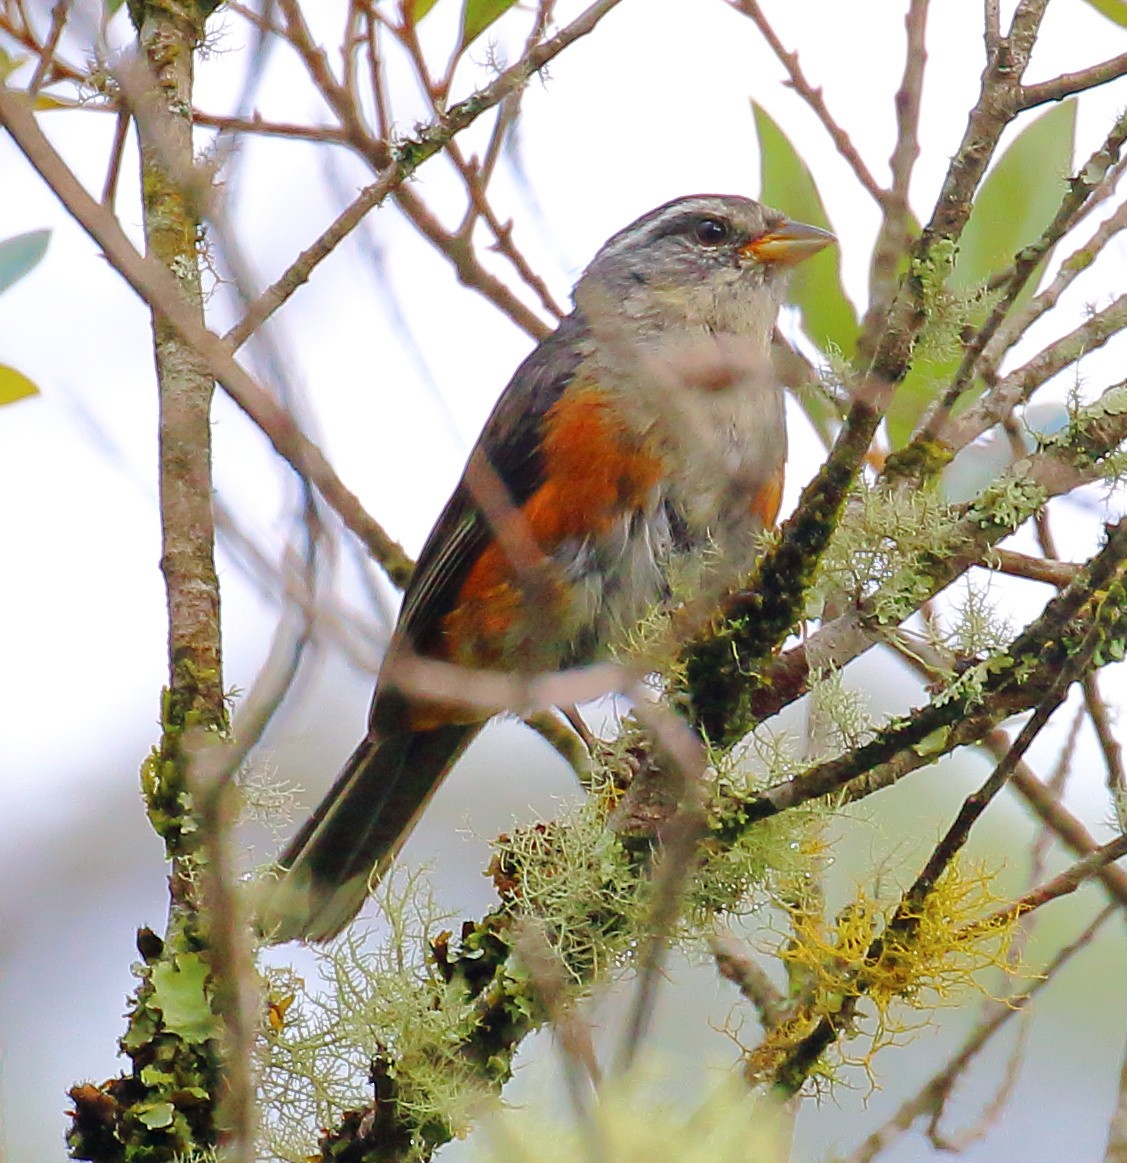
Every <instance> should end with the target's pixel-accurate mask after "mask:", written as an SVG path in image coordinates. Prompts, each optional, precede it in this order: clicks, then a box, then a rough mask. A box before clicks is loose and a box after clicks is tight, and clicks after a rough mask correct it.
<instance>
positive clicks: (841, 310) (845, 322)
mask: <svg viewBox="0 0 1127 1163" xmlns="http://www.w3.org/2000/svg"><path fill="white" fill-rule="evenodd" d="M751 107H752V112H753V113H754V114H755V131H756V134H757V135H758V137H759V155H760V159H761V169H762V179H761V186H760V194H759V197H760V200H761V201H763V202H764V203H765V204H766V205H768V206H773V207H775V208H776V209H777V210H782V211H783V213H785V214H787V215H788V216H789V217H791V218H794V219H797V220H798V221H800V222H805V223H807V224H808V225H810V226H820V227H822V229H824V230H831V229H832V227H831V226H830V220H829V218H828V217H827V215H826V208H825V206H824V205H823V203H822V198H821V195H819V193H818V187H817V186H816V185H815V184H814V178H813V176H812V175H811V173H810V170H809V168H808V167H807V165H806V163H805V162H804V161H803V160H802V158H800V157H799V156H798V153H797V152H796V151H795V148H794V146H793V145H791V143H790V141H789V140H787V137H786V135H785V134H784V133H783V131H782V130H781V129H780V128H779V127H778V125H777V124H776V123H775V122H774V120H772V118H771V115H770V114H769V113H768V112H767V111H766V110H765V109H764V108H763V107H762V106H761V105H758V104H756V103H755V102H754V101H753V102H752V103H751ZM790 287H791V289H790V296H789V297H790V301H791V302H792V303H794V304H795V305H796V306H797V307H798V309H799V311H800V312H801V314H802V326H803V328H804V329H805V331H806V334H807V335H809V336H810V338H811V339H812V340H813V341H814V343H816V344H817V345H818V347H819V348H821V349H822V350H823V351H825V350H826V349H827V348H828V347H829V346H830V345H831V344H833V345H834V346H836V347H837V348H838V349H839V350H840V351H841V352H842V354H843V355H844V356H845V357H846V358H849V357H850V356H852V355H853V351H854V349H855V348H856V346H857V333H858V326H857V313H856V312H855V311H854V310H853V304H852V303H850V301H849V300H848V299H847V298H846V296H845V288H844V287H843V286H842V283H841V251H840V249H839V248H838V247H836V246H831V247H827V248H826V249H825V250H823V251H822V252H821V253H819V254H816V255H814V257H813V258H809V259H807V260H806V261H805V262H802V263H800V264H799V265H798V266H797V267H795V269H794V273H793V274H792V275H791V284H790Z"/></svg>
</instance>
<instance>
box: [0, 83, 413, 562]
mask: <svg viewBox="0 0 1127 1163" xmlns="http://www.w3.org/2000/svg"><path fill="white" fill-rule="evenodd" d="M0 123H3V125H4V126H5V128H7V129H8V131H9V132H10V133H11V134H12V137H13V138H14V139H15V140H16V143H17V144H18V145H19V147H20V149H21V150H22V151H23V153H24V155H25V156H26V157H27V159H28V161H30V162H31V164H32V166H34V167H35V169H36V170H37V171H38V173H39V174H40V175H41V176H42V177H43V179H44V180H45V181H46V182H47V184H48V185H49V186H50V187H51V189H52V190H53V191H54V192H55V194H56V196H57V197H58V198H59V199H60V201H62V203H63V205H64V206H66V208H67V210H68V211H69V212H70V213H71V214H72V215H73V217H74V218H75V220H76V221H77V222H78V223H79V224H80V225H81V226H82V227H83V229H85V230H86V232H87V233H88V234H89V235H90V237H91V238H93V239H94V241H95V242H96V243H97V244H98V245H99V246H100V247H101V248H102V249H103V251H104V252H105V255H106V257H107V258H108V259H109V261H110V262H111V263H112V264H113V266H114V268H115V269H116V270H117V271H118V273H119V274H121V275H122V276H123V277H124V278H125V280H126V281H127V282H128V283H129V284H130V286H132V287H133V289H134V290H135V291H136V292H137V293H138V294H139V295H140V296H141V297H142V298H143V299H144V300H145V301H146V302H147V303H150V304H151V305H152V306H153V307H154V309H156V310H158V311H159V312H160V313H161V315H162V316H163V317H165V318H166V319H167V320H168V322H169V323H170V324H171V325H172V326H173V327H174V328H175V329H176V331H177V332H178V333H179V334H180V335H181V336H182V337H183V338H184V339H185V340H186V341H187V343H188V345H189V346H190V347H191V348H192V350H193V352H194V353H195V355H196V356H198V357H199V358H200V359H202V360H203V361H204V363H205V364H206V366H207V368H208V371H209V372H210V374H211V375H213V376H214V377H215V379H216V380H217V381H218V382H219V383H220V384H221V385H222V387H223V388H224V390H225V391H226V392H227V393H228V395H230V396H231V398H232V399H233V400H234V401H235V403H236V404H238V406H239V407H240V408H241V409H242V410H243V411H244V412H245V413H246V414H247V415H248V416H249V417H250V418H251V420H253V421H254V423H255V424H257V425H258V427H259V428H260V429H261V430H262V431H263V433H265V435H266V436H267V438H268V439H269V440H270V443H271V444H272V445H273V446H274V449H275V451H277V453H278V454H279V455H280V456H281V457H282V458H283V460H285V461H286V462H287V463H288V464H289V465H290V466H291V467H292V468H293V469H294V470H295V471H296V472H297V473H298V474H299V475H300V476H302V477H305V478H307V479H309V480H310V481H312V482H313V484H314V485H315V486H316V488H317V490H318V492H320V494H321V495H322V496H323V497H324V498H325V500H326V501H327V502H328V504H329V505H330V507H331V508H332V509H333V510H334V511H335V512H336V513H337V515H338V516H339V517H340V518H341V520H342V521H343V522H344V524H345V525H346V526H347V527H348V528H349V529H350V530H352V532H353V533H354V534H355V535H356V536H357V537H359V538H360V539H361V541H363V542H364V544H365V545H366V546H367V547H368V550H369V552H370V553H371V554H372V556H373V557H374V558H375V559H376V560H377V561H379V562H381V564H383V566H384V568H385V569H386V570H387V571H388V574H389V576H391V577H392V579H393V580H396V579H398V584H400V585H402V584H403V583H404V582H405V581H406V578H407V577H409V576H410V572H411V569H410V558H408V556H407V555H406V553H404V551H403V549H402V547H401V546H400V545H398V543H396V542H395V541H394V540H392V539H391V538H390V537H389V536H388V535H387V533H386V532H385V531H384V529H383V528H382V526H380V525H379V523H378V522H377V521H375V520H374V519H373V518H372V517H371V516H370V515H369V514H368V513H367V512H366V511H365V510H364V508H363V506H362V505H361V504H360V501H359V499H358V498H357V497H356V496H355V494H353V493H352V492H351V491H350V490H348V489H347V488H346V487H345V486H344V483H343V482H342V481H341V479H340V477H338V476H337V474H336V471H335V470H334V469H333V467H332V465H331V464H329V462H328V460H327V459H326V458H325V456H324V454H323V453H322V452H321V451H320V449H318V448H317V447H316V445H314V444H313V443H312V442H311V441H309V440H308V439H306V437H305V436H304V435H303V434H302V433H301V432H300V430H299V429H298V428H297V426H296V424H295V423H294V420H293V417H292V416H290V415H289V413H288V412H287V411H286V410H285V409H284V408H282V407H281V406H280V405H279V404H278V403H277V402H276V401H275V400H274V399H273V397H271V396H270V394H269V393H267V392H265V391H264V390H263V389H262V388H261V387H260V386H259V385H258V384H257V383H256V382H255V381H254V380H253V379H252V378H251V377H250V376H249V375H248V374H247V372H246V371H245V370H244V369H243V368H242V367H241V366H240V365H239V364H238V363H236V362H235V360H234V359H233V358H232V356H231V350H230V347H229V346H228V344H227V343H226V342H225V341H224V340H222V339H220V338H219V337H218V336H217V335H214V334H213V333H212V332H210V331H208V330H207V329H206V328H205V327H204V326H203V325H202V324H201V323H200V322H199V321H198V320H196V319H195V318H194V317H193V316H192V315H191V313H190V311H188V309H187V307H186V305H185V303H184V300H183V298H182V296H181V294H180V289H179V287H178V286H177V284H176V282H175V281H174V280H173V278H172V276H171V275H170V274H169V273H168V271H166V270H165V269H164V268H163V267H162V266H161V265H160V263H159V262H157V261H156V260H155V259H150V258H147V257H145V256H143V255H141V254H139V253H138V252H137V250H136V248H135V247H134V246H133V244H132V243H131V242H130V241H129V239H128V238H127V237H126V235H125V233H124V231H123V230H122V229H121V226H120V224H119V223H118V221H117V219H116V218H114V217H113V215H112V214H110V213H109V211H108V210H107V209H106V208H105V207H104V206H102V205H100V204H99V203H98V202H96V201H95V200H94V199H93V198H92V197H91V196H90V195H89V194H88V193H87V192H86V190H85V189H84V188H83V187H82V186H81V184H80V183H79V181H78V179H77V178H76V177H75V175H74V173H73V172H72V171H71V169H70V168H69V167H68V166H67V165H66V163H65V162H64V161H63V159H62V158H61V157H60V156H59V154H58V153H57V152H56V151H55V149H54V147H53V146H52V145H51V144H50V143H49V142H48V141H47V139H46V137H45V136H44V135H43V132H42V131H41V130H40V128H39V126H38V124H37V123H36V121H35V118H34V117H33V116H32V114H31V111H30V109H29V108H28V106H27V103H26V101H25V100H24V98H23V97H22V95H20V94H17V93H13V92H12V91H11V90H10V89H9V88H8V87H7V86H6V85H5V86H0Z"/></svg>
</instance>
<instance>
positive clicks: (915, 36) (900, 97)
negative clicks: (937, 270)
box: [865, 0, 928, 329]
mask: <svg viewBox="0 0 1127 1163" xmlns="http://www.w3.org/2000/svg"><path fill="white" fill-rule="evenodd" d="M927 12H928V0H913V2H912V4H911V5H910V6H909V8H908V14H907V16H906V17H905V27H906V29H907V33H908V43H907V47H906V49H905V52H904V74H903V77H902V78H901V81H900V88H899V89H898V90H897V91H896V99H895V100H896V129H897V132H896V145H895V147H894V148H893V151H892V157H891V158H890V159H889V167H890V169H891V171H892V184H891V186H890V187H889V189H888V191H887V192H886V193H885V194H884V196H883V197H882V198H881V199H880V206H881V211H882V214H881V224H880V230H879V231H878V233H877V240H876V243H875V244H874V246H873V257H872V264H871V268H870V275H869V308H868V311H867V314H872V313H874V312H880V313H882V314H883V313H884V312H885V311H886V310H887V309H888V304H889V302H890V301H891V300H892V295H893V292H894V291H895V288H896V277H897V266H898V264H899V262H900V260H901V259H902V258H903V256H904V255H905V254H906V253H907V250H908V245H909V242H910V239H909V235H908V221H909V216H910V213H911V211H910V207H909V204H908V189H909V186H910V184H911V180H912V169H913V167H914V166H915V163H916V159H917V158H918V157H919V154H920V143H919V122H920V103H921V100H922V98H923V81H924V71H925V68H926V66H927V48H926V36H925V34H926V31H927ZM869 326H870V323H869V322H868V321H867V320H866V323H865V327H866V329H867V328H868V327H869Z"/></svg>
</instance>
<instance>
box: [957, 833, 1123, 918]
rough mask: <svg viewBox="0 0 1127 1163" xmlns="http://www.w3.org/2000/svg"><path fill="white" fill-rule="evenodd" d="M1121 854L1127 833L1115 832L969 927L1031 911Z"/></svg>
mask: <svg viewBox="0 0 1127 1163" xmlns="http://www.w3.org/2000/svg"><path fill="white" fill-rule="evenodd" d="M1124 856H1127V835H1122V836H1116V837H1115V839H1114V840H1109V841H1108V842H1107V843H1106V844H1102V845H1101V846H1100V847H1099V848H1097V849H1096V850H1095V851H1094V852H1090V853H1089V854H1088V855H1087V856H1084V857H1082V858H1081V859H1080V860H1077V861H1076V863H1075V864H1072V865H1070V866H1069V867H1068V868H1066V869H1065V870H1064V871H1063V872H1062V873H1060V874H1058V875H1057V876H1054V877H1053V878H1052V879H1051V880H1047V881H1045V883H1044V884H1041V885H1038V886H1037V888H1035V889H1033V890H1032V891H1031V892H1027V893H1025V894H1024V895H1023V896H1020V897H1018V898H1017V900H1015V901H1013V902H1012V903H1011V904H1008V905H1006V906H1005V908H1002V909H998V910H997V911H996V912H994V913H991V914H990V916H988V917H985V918H984V919H983V920H981V921H976V922H975V923H974V925H973V926H972V927H973V928H975V929H978V928H979V927H981V928H983V930H984V931H985V930H989V929H990V928H992V927H993V926H995V925H998V924H1002V923H1004V922H1005V921H1007V920H1009V919H1010V918H1012V917H1015V916H1024V915H1025V914H1027V913H1031V912H1033V911H1034V910H1035V909H1039V908H1041V907H1042V906H1043V905H1046V904H1048V903H1049V901H1054V900H1057V899H1058V898H1059V897H1062V896H1068V895H1069V894H1070V893H1074V892H1075V891H1076V890H1077V889H1078V888H1079V887H1080V886H1081V885H1082V884H1083V883H1084V882H1085V881H1087V880H1091V878H1092V877H1093V876H1095V875H1096V874H1097V873H1098V872H1099V871H1100V869H1102V868H1106V867H1107V866H1108V865H1110V864H1113V863H1114V862H1115V861H1117V860H1122V859H1123V857H1124Z"/></svg>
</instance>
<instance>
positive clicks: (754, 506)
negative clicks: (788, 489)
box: [751, 473, 783, 529]
mask: <svg viewBox="0 0 1127 1163" xmlns="http://www.w3.org/2000/svg"><path fill="white" fill-rule="evenodd" d="M782 503H783V478H782V474H781V473H780V474H779V475H778V476H775V477H773V478H772V479H771V480H770V481H768V483H767V484H765V485H764V486H763V488H761V489H760V490H759V492H757V493H756V494H755V495H754V496H753V497H752V498H751V512H752V514H753V515H754V516H756V517H758V518H759V520H760V522H761V523H762V525H763V528H764V529H770V528H771V526H772V525H774V524H775V518H776V517H777V516H778V515H779V506H780V505H781V504H782Z"/></svg>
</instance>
